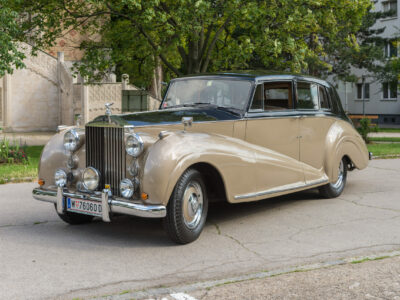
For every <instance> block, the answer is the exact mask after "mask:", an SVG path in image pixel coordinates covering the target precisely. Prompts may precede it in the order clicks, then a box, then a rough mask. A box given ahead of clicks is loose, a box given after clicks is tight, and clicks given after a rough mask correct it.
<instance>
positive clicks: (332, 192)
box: [319, 157, 347, 198]
mask: <svg viewBox="0 0 400 300" xmlns="http://www.w3.org/2000/svg"><path fill="white" fill-rule="evenodd" d="M346 179H347V159H346V158H345V157H343V158H342V160H341V161H340V164H339V172H338V178H337V180H336V182H334V183H328V184H326V185H324V186H321V187H320V188H319V192H320V193H321V195H322V196H324V197H325V198H335V197H339V196H340V194H341V193H342V192H343V190H344V187H345V186H346Z"/></svg>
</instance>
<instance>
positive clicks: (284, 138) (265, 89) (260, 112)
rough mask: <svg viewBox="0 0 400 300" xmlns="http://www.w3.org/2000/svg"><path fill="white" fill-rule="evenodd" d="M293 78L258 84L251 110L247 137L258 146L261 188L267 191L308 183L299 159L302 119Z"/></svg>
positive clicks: (247, 122)
mask: <svg viewBox="0 0 400 300" xmlns="http://www.w3.org/2000/svg"><path fill="white" fill-rule="evenodd" d="M293 96H294V86H293V81H292V80H283V81H266V82H261V83H260V84H258V85H257V87H256V91H255V94H254V97H253V101H252V103H251V105H250V108H249V111H248V113H247V115H246V116H247V118H246V119H247V120H246V137H245V140H246V141H247V142H249V143H251V144H253V145H256V146H258V147H256V148H255V152H256V159H257V163H258V174H257V189H258V190H259V191H265V192H266V193H268V192H270V193H273V192H274V191H281V190H282V191H283V190H285V189H289V188H290V187H294V186H301V185H303V184H304V173H303V169H302V166H301V163H300V162H299V147H300V145H299V138H298V137H299V119H298V117H297V116H296V111H295V110H294V97H293Z"/></svg>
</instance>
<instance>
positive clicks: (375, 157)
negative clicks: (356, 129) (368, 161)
mask: <svg viewBox="0 0 400 300" xmlns="http://www.w3.org/2000/svg"><path fill="white" fill-rule="evenodd" d="M390 158H400V154H392V155H390V154H389V155H380V156H372V159H390Z"/></svg>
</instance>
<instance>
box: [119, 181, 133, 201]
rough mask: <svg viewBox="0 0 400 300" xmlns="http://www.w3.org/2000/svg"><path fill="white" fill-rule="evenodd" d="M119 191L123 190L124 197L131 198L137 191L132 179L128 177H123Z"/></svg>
mask: <svg viewBox="0 0 400 300" xmlns="http://www.w3.org/2000/svg"><path fill="white" fill-rule="evenodd" d="M119 191H120V192H121V195H122V197H124V198H131V197H132V195H133V193H134V192H135V187H134V185H133V182H132V180H130V179H128V178H125V179H122V180H121V182H120V184H119Z"/></svg>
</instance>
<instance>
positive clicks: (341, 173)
mask: <svg viewBox="0 0 400 300" xmlns="http://www.w3.org/2000/svg"><path fill="white" fill-rule="evenodd" d="M343 178H344V164H343V160H342V161H340V165H339V173H338V179H337V181H336V182H335V183H333V184H332V187H334V188H335V189H337V188H339V187H340V186H341V185H342V184H343Z"/></svg>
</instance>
